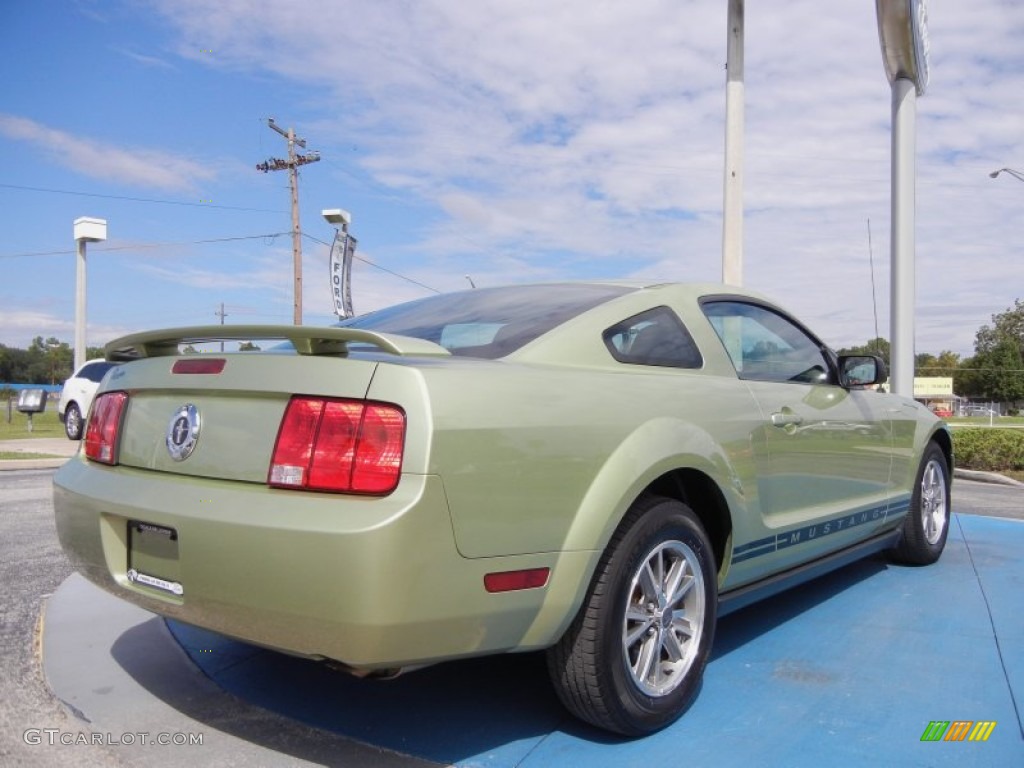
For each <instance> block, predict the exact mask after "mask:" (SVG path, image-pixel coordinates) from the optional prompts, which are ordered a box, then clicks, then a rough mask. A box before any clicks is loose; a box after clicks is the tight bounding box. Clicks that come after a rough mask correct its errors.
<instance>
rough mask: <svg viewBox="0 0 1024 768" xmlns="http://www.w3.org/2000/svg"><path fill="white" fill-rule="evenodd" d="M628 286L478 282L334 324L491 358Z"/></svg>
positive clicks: (614, 296)
mask: <svg viewBox="0 0 1024 768" xmlns="http://www.w3.org/2000/svg"><path fill="white" fill-rule="evenodd" d="M631 290H633V289H631V288H624V287H622V286H614V285H589V284H584V285H581V284H577V283H552V284H549V285H520V286H507V287H502V288H477V289H474V290H469V291H461V292H459V293H448V294H443V295H441V296H431V297H428V298H426V299H419V300H417V301H410V302H408V303H406V304H399V305H397V306H394V307H389V308H387V309H382V310H379V311H377V312H372V313H370V314H367V315H362V316H361V317H354V318H351V319H349V320H345V321H342V322H341V323H338V325H339V326H340V327H342V328H362V329H364V330H367V331H378V332H380V333H397V334H400V335H402V336H412V337H414V338H418V339H426V340H427V341H432V342H434V343H435V344H440V345H441V346H442V347H444V348H445V349H447V350H448V351H449V352H451V353H452V354H453V355H463V356H466V357H482V358H487V359H494V358H498V357H504V356H505V355H507V354H510V353H511V352H514V351H515V350H517V349H519V348H520V347H522V346H523V345H525V344H528V343H529V342H531V341H533V340H534V339H536V338H537V337H539V336H541V335H543V334H545V333H547V332H548V331H550V330H551V329H552V328H555V327H556V326H558V325H561V324H562V323H564V322H566V321H567V320H570V319H572V318H573V317H576V316H577V315H580V314H582V313H583V312H586V311H587V310H589V309H592V308H594V307H596V306H598V305H599V304H603V303H604V302H606V301H610V300H611V299H614V298H616V297H618V296H622V295H623V294H625V293H628V292H629V291H631Z"/></svg>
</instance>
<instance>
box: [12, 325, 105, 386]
mask: <svg viewBox="0 0 1024 768" xmlns="http://www.w3.org/2000/svg"><path fill="white" fill-rule="evenodd" d="M96 357H103V347H86V351H85V359H86V360H92V359H93V358H96ZM74 365H75V351H74V349H72V347H71V345H70V344H68V343H67V342H66V341H60V340H59V339H56V338H54V337H52V336H51V337H50V338H48V339H44V338H43V337H42V336H36V337H35V338H34V339H33V340H32V343H31V344H30V345H29V348H28V349H18V348H16V347H7V346H4V345H3V344H0V382H8V383H10V384H60V383H61V382H63V381H64V380H65V379H66V378H68V377H69V376H71V374H72V373H74Z"/></svg>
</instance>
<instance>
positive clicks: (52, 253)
mask: <svg viewBox="0 0 1024 768" xmlns="http://www.w3.org/2000/svg"><path fill="white" fill-rule="evenodd" d="M288 234H291V233H290V232H269V233H267V234H265V235H240V236H238V237H214V238H210V239H208V240H181V241H178V242H166V243H141V244H138V245H115V246H111V247H108V248H90V249H89V253H91V254H93V253H107V252H110V251H139V250H145V249H149V248H168V247H170V246H175V245H206V244H207V243H229V242H232V241H235V240H261V239H267V238H270V239H271V240H273V239H274V238H275V237H280V236H281V235H288ZM75 252H76V251H74V250H63V251H36V252H34V253H0V259H19V258H24V257H27V256H66V255H67V254H69V253H75Z"/></svg>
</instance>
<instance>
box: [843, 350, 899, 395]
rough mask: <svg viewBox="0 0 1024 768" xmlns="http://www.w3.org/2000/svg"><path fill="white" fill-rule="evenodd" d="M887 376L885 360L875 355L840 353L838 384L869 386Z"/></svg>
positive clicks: (878, 382)
mask: <svg viewBox="0 0 1024 768" xmlns="http://www.w3.org/2000/svg"><path fill="white" fill-rule="evenodd" d="M887 378H889V372H888V371H887V370H886V368H885V362H884V361H883V360H882V358H880V357H878V356H877V355H840V356H839V386H841V387H844V388H846V389H851V388H852V387H870V386H871V385H873V384H881V383H882V382H883V381H885V380H886V379H887Z"/></svg>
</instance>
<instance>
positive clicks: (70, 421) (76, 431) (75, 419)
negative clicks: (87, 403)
mask: <svg viewBox="0 0 1024 768" xmlns="http://www.w3.org/2000/svg"><path fill="white" fill-rule="evenodd" d="M84 426H85V425H84V423H83V419H82V411H81V410H80V409H79V407H78V404H77V403H69V404H68V407H67V408H65V409H64V434H65V435H67V436H68V440H81V439H82V428H83V427H84Z"/></svg>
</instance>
